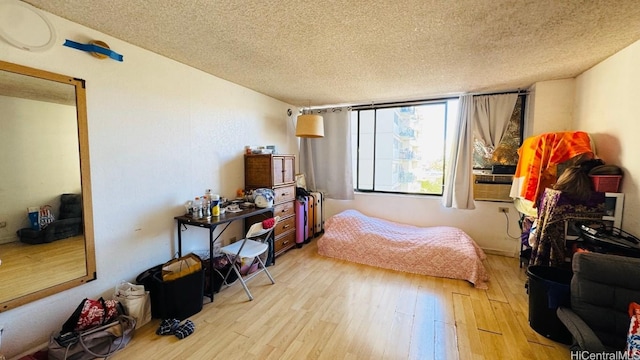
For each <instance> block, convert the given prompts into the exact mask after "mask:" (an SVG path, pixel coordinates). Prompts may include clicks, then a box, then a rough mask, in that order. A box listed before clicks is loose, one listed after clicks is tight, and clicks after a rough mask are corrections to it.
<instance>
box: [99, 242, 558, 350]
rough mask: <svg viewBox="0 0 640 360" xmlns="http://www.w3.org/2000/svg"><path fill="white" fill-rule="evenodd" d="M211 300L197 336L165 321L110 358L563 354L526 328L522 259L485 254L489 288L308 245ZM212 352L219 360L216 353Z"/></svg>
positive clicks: (198, 320) (196, 319)
mask: <svg viewBox="0 0 640 360" xmlns="http://www.w3.org/2000/svg"><path fill="white" fill-rule="evenodd" d="M276 260H277V261H276V265H275V266H272V267H270V268H269V270H270V272H271V273H272V275H273V276H274V278H275V280H276V284H274V285H271V283H270V282H269V281H268V279H267V278H266V277H264V276H263V275H259V276H258V277H257V278H255V279H253V280H252V281H251V282H249V283H248V286H249V289H250V290H251V292H252V294H253V295H254V300H253V301H249V300H248V298H247V296H246V294H245V293H244V290H243V289H242V287H241V286H240V285H239V284H234V285H233V286H231V287H229V288H225V289H224V290H222V291H221V292H220V293H218V294H216V296H215V300H214V301H213V302H212V303H209V302H205V304H204V306H203V309H202V311H201V312H200V313H198V314H196V315H194V316H192V317H191V318H190V319H191V320H192V321H193V322H194V323H195V324H196V331H195V332H194V333H193V334H192V335H190V336H189V337H187V338H185V339H182V340H179V339H178V338H176V337H175V336H158V335H156V334H155V329H156V328H157V326H158V324H159V319H154V320H152V321H151V322H150V323H149V324H147V325H146V326H143V327H142V328H140V329H139V330H137V331H136V335H135V337H134V340H133V341H132V342H131V343H130V344H129V345H128V346H127V347H126V348H125V349H123V350H122V351H120V352H118V353H117V354H115V355H114V356H112V357H110V359H113V360H123V359H210V358H211V359H212V358H221V359H223V358H228V359H242V360H250V359H261V360H262V359H331V360H333V359H447V360H448V359H461V360H466V359H502V358H524V359H541V360H545V359H562V358H569V351H568V348H567V346H565V345H562V344H559V343H556V342H554V341H551V340H549V339H546V338H544V337H543V336H541V335H539V334H537V333H536V332H535V331H533V330H532V329H531V328H530V327H529V324H528V296H527V294H526V290H525V289H524V286H523V285H524V282H525V281H526V273H525V271H524V269H520V268H519V267H518V259H515V258H508V257H503V256H498V255H488V257H487V260H486V261H485V262H484V263H485V265H486V267H487V271H488V272H489V276H490V277H491V281H490V282H489V289H488V290H480V289H476V288H474V287H473V286H472V285H471V284H469V283H468V282H466V281H464V280H454V279H442V278H434V277H429V276H421V275H415V274H406V273H401V272H396V271H391V270H385V269H379V268H375V267H371V266H365V265H360V264H354V263H349V262H346V261H341V260H335V259H330V258H326V257H323V256H320V255H318V254H317V244H316V242H315V241H312V242H311V243H310V244H307V245H305V246H304V247H303V248H301V249H293V250H291V251H289V252H287V253H286V254H284V255H283V256H281V257H279V258H278V259H276ZM213 354H215V356H214V355H213Z"/></svg>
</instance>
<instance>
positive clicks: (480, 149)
mask: <svg viewBox="0 0 640 360" xmlns="http://www.w3.org/2000/svg"><path fill="white" fill-rule="evenodd" d="M525 102H526V98H525V95H520V96H518V100H517V101H516V106H515V107H514V109H513V114H511V119H510V120H509V126H508V127H507V131H506V133H505V134H504V136H503V137H502V140H501V141H500V144H499V145H498V146H496V149H495V150H494V151H493V153H490V152H487V151H486V150H485V149H484V146H483V145H482V142H481V141H480V140H478V139H475V138H474V142H473V168H474V169H486V170H490V169H491V167H492V166H493V165H518V148H520V145H522V134H523V131H524V106H525Z"/></svg>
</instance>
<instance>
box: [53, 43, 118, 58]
mask: <svg viewBox="0 0 640 360" xmlns="http://www.w3.org/2000/svg"><path fill="white" fill-rule="evenodd" d="M101 44H104V43H102V42H101ZM63 45H64V46H68V47H70V48H74V49H78V50H82V51H86V52H89V53H91V54H92V55H94V56H97V57H99V58H103V57H110V58H112V59H113V60H117V61H123V57H122V55H120V54H118V53H117V52H115V51H113V50H110V49H109V48H107V47H103V46H99V45H96V44H91V43H89V44H80V43H77V42H75V41H71V40H68V39H67V40H66V41H65V42H64V44H63ZM104 45H105V46H106V44H104ZM96 54H101V55H103V56H98V55H96Z"/></svg>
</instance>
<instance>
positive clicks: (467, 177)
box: [442, 95, 476, 209]
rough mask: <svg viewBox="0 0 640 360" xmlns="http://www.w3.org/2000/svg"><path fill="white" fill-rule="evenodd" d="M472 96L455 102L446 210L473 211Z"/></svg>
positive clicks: (445, 201) (447, 177) (445, 193)
mask: <svg viewBox="0 0 640 360" xmlns="http://www.w3.org/2000/svg"><path fill="white" fill-rule="evenodd" d="M473 112H474V105H473V95H463V96H461V97H460V102H459V103H458V118H457V124H456V126H454V127H453V137H452V138H453V139H454V141H456V143H455V144H453V146H451V153H450V154H449V159H450V162H451V166H449V167H448V170H447V173H446V179H445V183H444V193H443V194H442V203H443V205H444V206H445V207H449V208H450V207H453V208H457V209H475V208H476V206H475V203H474V201H473V186H472V184H471V179H472V176H473V132H472V129H473V121H472V120H473Z"/></svg>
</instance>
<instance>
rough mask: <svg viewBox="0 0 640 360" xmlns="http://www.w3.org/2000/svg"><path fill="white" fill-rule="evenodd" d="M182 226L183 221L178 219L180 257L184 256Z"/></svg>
mask: <svg viewBox="0 0 640 360" xmlns="http://www.w3.org/2000/svg"><path fill="white" fill-rule="evenodd" d="M181 227H182V223H181V222H180V221H178V257H180V256H182V231H181V230H180V228H181Z"/></svg>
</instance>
